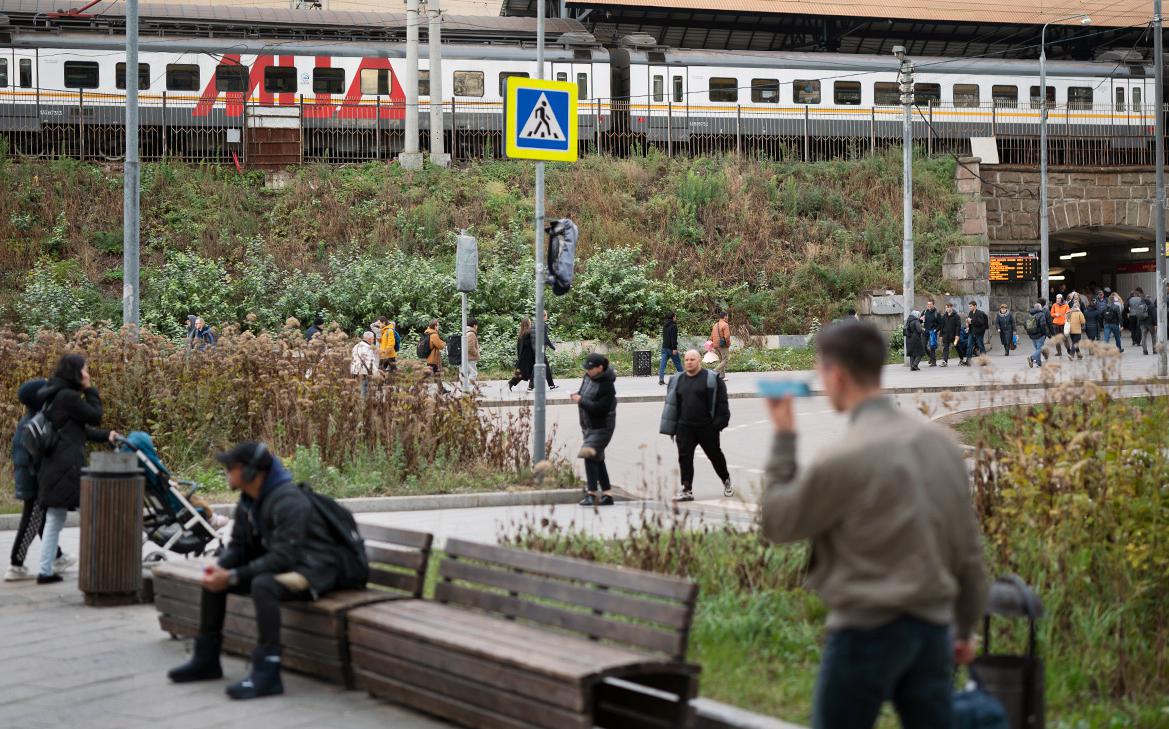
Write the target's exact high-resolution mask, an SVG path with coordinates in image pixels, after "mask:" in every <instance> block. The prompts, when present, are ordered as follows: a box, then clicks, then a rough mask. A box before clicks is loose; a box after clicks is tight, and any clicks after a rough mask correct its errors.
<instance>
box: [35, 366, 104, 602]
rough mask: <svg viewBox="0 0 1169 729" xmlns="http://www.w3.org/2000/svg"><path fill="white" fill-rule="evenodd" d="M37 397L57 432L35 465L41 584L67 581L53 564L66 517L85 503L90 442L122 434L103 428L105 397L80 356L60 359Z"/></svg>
mask: <svg viewBox="0 0 1169 729" xmlns="http://www.w3.org/2000/svg"><path fill="white" fill-rule="evenodd" d="M37 398H38V400H39V401H40V402H42V403H44V406H43V407H44V408H45V415H46V417H47V418H48V421H49V423H51V424H52V427H53V431H54V433H55V443H53V444H52V446H51V447H50V448H49V449H48V450H47V451H46V452H45V453H44V454H43V456H42V457H41V461H40V463H39V464H37V466H36V474H37V503H38V504H40V506H41V508H42V509H43V510H44V512H45V531H44V534H43V535H42V536H41V557H40V570H39V572H38V573H37V584H38V585H44V584H49V583H53V582H60V581H61V579H62V578H61V575H59V574H57V570H56V568H55V567H54V565H53V562H54V560H55V559H56V558H57V544H58V542H59V540H60V537H61V529H63V528H64V526H65V515H66V514H67V513H68V512H69V511H70V510H71V509H77V508H79V507H80V505H81V469H82V468H83V467H84V466H85V443H86V441H94V442H98V443H109V444H111V445H112V444H113V443H114V442H115V441H116V440H117V439H118V438H120V437H121V436H120V435H119V434H118V433H117V431H113V430H102V429H100V428H99V427H98V426H99V425H101V419H102V414H103V410H102V405H101V396H100V395H98V392H97V388H95V387H94V386H93V384H92V382H90V379H89V367H88V366H87V364H86V361H85V357H83V356H81V355H80V354H66V355H64V356H63V357H61V359H60V360H59V361H58V362H57V369H56V370H55V371H54V372H53V376H52V377H51V378H49V382H48V384H47V385H45V386H44V387H43V388H41V390H40V391H39V392H38V393H37Z"/></svg>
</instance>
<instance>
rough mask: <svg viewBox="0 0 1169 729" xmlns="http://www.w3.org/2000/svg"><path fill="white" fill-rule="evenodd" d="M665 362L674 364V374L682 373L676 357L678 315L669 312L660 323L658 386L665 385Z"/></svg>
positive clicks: (680, 359)
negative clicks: (660, 344)
mask: <svg viewBox="0 0 1169 729" xmlns="http://www.w3.org/2000/svg"><path fill="white" fill-rule="evenodd" d="M666 362H673V363H674V373H675V374H677V373H679V372H681V371H682V358H681V357H679V356H678V314H677V313H676V312H673V311H671V312H670V313H668V314H666V319H665V321H663V322H662V363H661V364H660V365H659V366H658V384H659V385H664V384H666Z"/></svg>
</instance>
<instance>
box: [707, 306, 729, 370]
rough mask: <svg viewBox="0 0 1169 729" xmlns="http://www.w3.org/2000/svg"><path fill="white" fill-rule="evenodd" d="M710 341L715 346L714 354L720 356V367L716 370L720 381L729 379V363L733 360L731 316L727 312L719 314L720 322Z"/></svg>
mask: <svg viewBox="0 0 1169 729" xmlns="http://www.w3.org/2000/svg"><path fill="white" fill-rule="evenodd" d="M710 341H711V343H713V344H714V353H715V354H716V355H718V365H717V366H716V367H715V368H714V370H715V372H717V373H718V376H719V379H722V380H725V379H727V363H728V362H730V358H731V324H730V314H728V313H727V312H725V311H720V312H719V313H718V320H717V321H715V323H714V326H713V327H711V330H710Z"/></svg>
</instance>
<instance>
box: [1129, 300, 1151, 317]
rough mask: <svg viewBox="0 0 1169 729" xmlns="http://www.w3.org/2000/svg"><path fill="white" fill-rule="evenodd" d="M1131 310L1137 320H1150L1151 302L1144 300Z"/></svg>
mask: <svg viewBox="0 0 1169 729" xmlns="http://www.w3.org/2000/svg"><path fill="white" fill-rule="evenodd" d="M1131 308H1132V314H1133V316H1135V317H1136V318H1137V319H1142V320H1143V319H1148V318H1149V302H1147V301H1145V300H1144V299H1141V300H1140V301H1138V302H1137V305H1136V306H1133V307H1131Z"/></svg>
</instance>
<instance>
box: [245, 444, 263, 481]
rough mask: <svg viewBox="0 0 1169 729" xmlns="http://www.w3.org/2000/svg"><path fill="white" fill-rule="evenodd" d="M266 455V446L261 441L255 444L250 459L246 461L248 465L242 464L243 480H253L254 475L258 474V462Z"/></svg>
mask: <svg viewBox="0 0 1169 729" xmlns="http://www.w3.org/2000/svg"><path fill="white" fill-rule="evenodd" d="M267 455H268V446H266V445H264V444H263V443H257V444H256V450H255V452H254V453H252V459H251V460H250V461H248V465H246V466H244V480H245V481H249V482H250V481H253V480H254V479H255V478H256V476H258V475H260V463H261V462H262V461H263V460H264V457H265V456H267Z"/></svg>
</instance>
